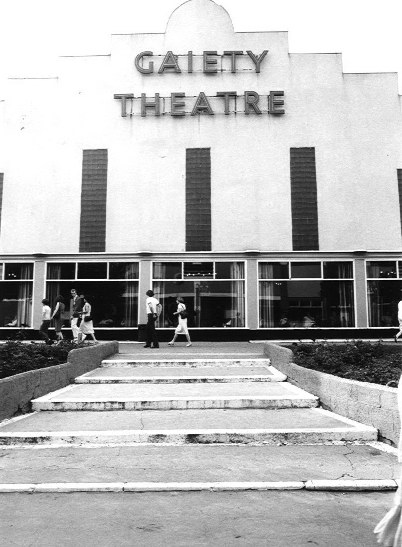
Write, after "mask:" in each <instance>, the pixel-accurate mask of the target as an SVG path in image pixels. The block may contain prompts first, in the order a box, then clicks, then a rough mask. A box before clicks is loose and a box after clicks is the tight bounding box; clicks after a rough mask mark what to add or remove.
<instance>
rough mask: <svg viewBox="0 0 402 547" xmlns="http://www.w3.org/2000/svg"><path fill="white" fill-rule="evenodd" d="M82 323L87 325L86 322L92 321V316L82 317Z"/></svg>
mask: <svg viewBox="0 0 402 547" xmlns="http://www.w3.org/2000/svg"><path fill="white" fill-rule="evenodd" d="M84 321H85V323H87V322H88V321H92V315H86V316H85V317H84Z"/></svg>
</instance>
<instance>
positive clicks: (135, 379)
mask: <svg viewBox="0 0 402 547" xmlns="http://www.w3.org/2000/svg"><path fill="white" fill-rule="evenodd" d="M285 380H286V376H285V375H284V374H282V373H281V372H279V371H278V370H276V369H275V368H274V367H257V366H248V367H247V366H246V367H241V366H229V367H228V366H225V367H223V366H222V367H212V366H209V367H207V366H203V367H197V368H195V367H191V368H190V367H159V368H157V369H156V368H155V367H144V366H138V367H133V368H128V367H113V368H109V367H107V368H98V369H95V370H93V371H91V372H87V373H86V374H83V375H82V376H79V377H78V378H76V379H75V383H76V384H134V383H167V384H171V383H208V382H214V383H218V382H221V383H231V382H283V381H285Z"/></svg>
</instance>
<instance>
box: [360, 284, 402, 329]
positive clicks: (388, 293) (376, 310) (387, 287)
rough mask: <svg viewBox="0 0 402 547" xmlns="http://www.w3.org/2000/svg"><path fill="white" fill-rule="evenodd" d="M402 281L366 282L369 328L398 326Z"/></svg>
mask: <svg viewBox="0 0 402 547" xmlns="http://www.w3.org/2000/svg"><path fill="white" fill-rule="evenodd" d="M401 289H402V281H401V280H397V279H395V280H394V281H368V282H367V299H368V312H369V325H370V327H396V326H398V324H399V322H398V302H399V300H400V299H401V292H400V291H401Z"/></svg>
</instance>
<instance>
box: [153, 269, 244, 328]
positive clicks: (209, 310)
mask: <svg viewBox="0 0 402 547" xmlns="http://www.w3.org/2000/svg"><path fill="white" fill-rule="evenodd" d="M153 290H154V292H155V296H156V297H157V298H158V300H159V301H160V303H161V304H162V306H163V309H162V314H161V316H160V317H159V320H158V323H157V326H159V327H172V328H173V327H174V326H175V325H176V324H177V318H176V316H174V315H173V313H174V312H175V311H176V310H177V304H176V298H177V296H181V297H182V298H183V299H184V303H185V305H186V308H187V311H188V320H187V323H188V326H189V327H217V328H226V327H244V326H245V297H244V281H215V280H210V279H208V280H205V281H201V280H199V281H158V282H155V283H154V285H153Z"/></svg>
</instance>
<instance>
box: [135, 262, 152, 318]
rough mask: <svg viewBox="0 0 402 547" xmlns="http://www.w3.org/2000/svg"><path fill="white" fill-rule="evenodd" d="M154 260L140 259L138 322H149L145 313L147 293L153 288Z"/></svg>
mask: <svg viewBox="0 0 402 547" xmlns="http://www.w3.org/2000/svg"><path fill="white" fill-rule="evenodd" d="M151 283H152V261H151V260H141V261H140V279H139V283H138V323H139V324H140V323H146V322H147V314H146V313H145V311H146V310H145V303H144V302H145V299H146V295H145V293H146V292H147V291H148V290H149V289H151V288H152V286H151Z"/></svg>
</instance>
